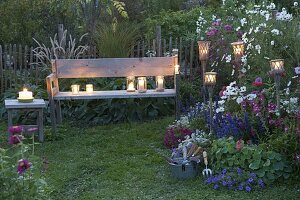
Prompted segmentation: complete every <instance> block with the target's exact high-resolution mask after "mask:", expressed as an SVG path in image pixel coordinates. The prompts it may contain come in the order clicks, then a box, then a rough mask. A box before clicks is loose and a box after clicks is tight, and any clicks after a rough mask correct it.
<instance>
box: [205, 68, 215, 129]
mask: <svg viewBox="0 0 300 200" xmlns="http://www.w3.org/2000/svg"><path fill="white" fill-rule="evenodd" d="M216 77H217V73H216V72H206V73H205V75H204V84H205V85H206V86H207V89H208V96H209V131H210V133H212V132H213V131H212V126H213V110H212V106H213V101H212V97H213V91H214V86H215V85H216V80H217V79H216Z"/></svg>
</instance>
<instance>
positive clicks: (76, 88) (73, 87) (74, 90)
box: [71, 85, 80, 94]
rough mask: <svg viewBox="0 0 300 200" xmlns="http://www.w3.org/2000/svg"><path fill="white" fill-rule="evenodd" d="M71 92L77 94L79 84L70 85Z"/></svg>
mask: <svg viewBox="0 0 300 200" xmlns="http://www.w3.org/2000/svg"><path fill="white" fill-rule="evenodd" d="M71 88H72V94H79V88H80V85H71Z"/></svg>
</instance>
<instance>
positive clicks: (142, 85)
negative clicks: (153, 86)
mask: <svg viewBox="0 0 300 200" xmlns="http://www.w3.org/2000/svg"><path fill="white" fill-rule="evenodd" d="M137 90H138V92H140V93H144V92H146V91H147V79H146V77H138V82H137Z"/></svg>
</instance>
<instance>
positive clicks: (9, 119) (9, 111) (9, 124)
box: [7, 109, 13, 128]
mask: <svg viewBox="0 0 300 200" xmlns="http://www.w3.org/2000/svg"><path fill="white" fill-rule="evenodd" d="M7 118H8V128H9V127H11V126H12V125H13V123H12V110H11V109H7Z"/></svg>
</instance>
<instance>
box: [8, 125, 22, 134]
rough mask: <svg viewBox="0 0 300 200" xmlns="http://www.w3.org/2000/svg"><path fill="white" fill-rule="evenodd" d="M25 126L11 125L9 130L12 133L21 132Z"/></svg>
mask: <svg viewBox="0 0 300 200" xmlns="http://www.w3.org/2000/svg"><path fill="white" fill-rule="evenodd" d="M22 130H23V128H22V127H21V126H11V127H9V128H8V132H9V133H11V134H15V133H21V132H22Z"/></svg>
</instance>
